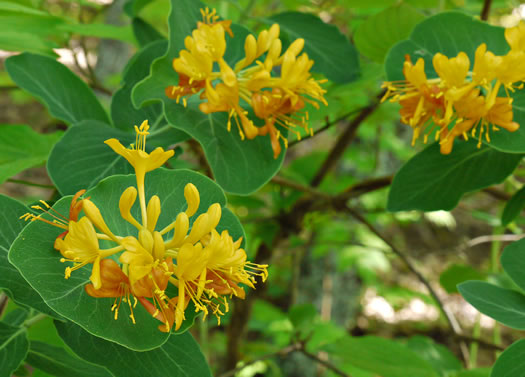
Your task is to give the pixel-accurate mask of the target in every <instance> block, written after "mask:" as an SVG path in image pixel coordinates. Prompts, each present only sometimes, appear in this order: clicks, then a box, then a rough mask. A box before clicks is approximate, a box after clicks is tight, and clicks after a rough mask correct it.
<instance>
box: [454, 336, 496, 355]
mask: <svg viewBox="0 0 525 377" xmlns="http://www.w3.org/2000/svg"><path fill="white" fill-rule="evenodd" d="M453 337H454V338H455V339H457V340H460V341H465V342H468V343H478V344H479V345H480V346H482V347H485V348H488V349H493V350H497V351H505V347H503V346H500V345H498V344H494V343H490V342H486V341H484V340H482V339H479V338H474V337H472V336H468V335H462V334H455V333H454V334H453Z"/></svg>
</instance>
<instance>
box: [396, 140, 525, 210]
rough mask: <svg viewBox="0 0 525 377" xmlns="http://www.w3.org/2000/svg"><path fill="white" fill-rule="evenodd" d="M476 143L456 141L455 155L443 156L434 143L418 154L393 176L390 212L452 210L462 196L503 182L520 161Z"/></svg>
mask: <svg viewBox="0 0 525 377" xmlns="http://www.w3.org/2000/svg"><path fill="white" fill-rule="evenodd" d="M476 144H477V143H476V141H475V140H471V141H469V142H463V141H457V142H455V144H454V152H453V153H451V154H449V155H442V154H441V153H440V152H439V143H434V144H432V145H430V146H428V147H427V148H425V149H424V150H423V151H421V152H420V153H418V154H417V155H415V156H414V157H413V158H412V159H410V160H409V161H408V162H407V163H406V164H405V165H403V167H402V168H401V169H400V170H399V171H398V172H397V174H396V176H395V177H394V180H393V182H392V185H391V187H390V192H389V195H388V205H387V208H388V210H389V211H393V212H395V211H406V210H412V209H417V210H422V211H436V210H450V209H452V208H454V207H455V206H456V205H457V204H458V202H459V199H460V198H461V197H462V196H463V194H465V193H467V192H470V191H475V190H479V189H482V188H484V187H488V186H490V185H493V184H496V183H500V182H502V181H503V180H504V179H505V178H506V177H507V176H508V175H509V174H511V173H512V172H513V171H514V169H515V168H516V166H517V165H518V163H519V162H520V161H521V155H517V154H508V153H502V152H499V151H496V150H494V149H492V148H489V147H486V146H484V145H482V146H481V148H477V146H476Z"/></svg>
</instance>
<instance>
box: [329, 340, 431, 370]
mask: <svg viewBox="0 0 525 377" xmlns="http://www.w3.org/2000/svg"><path fill="white" fill-rule="evenodd" d="M330 351H332V352H333V354H335V355H336V356H337V357H339V358H341V359H342V360H343V361H344V362H345V363H348V364H350V365H353V366H355V367H358V368H360V369H363V370H366V371H370V372H374V373H376V374H378V375H380V376H382V377H422V376H425V377H437V376H438V374H437V373H436V371H435V370H434V368H433V367H432V365H431V364H430V363H429V362H428V361H426V360H424V359H423V358H421V357H420V356H419V355H417V354H416V353H414V352H413V351H412V350H410V349H409V348H408V347H406V346H404V345H402V344H399V343H397V342H394V341H393V340H390V339H385V338H380V337H376V336H363V337H350V336H346V337H344V338H343V339H341V340H340V341H338V342H337V343H336V344H335V345H333V346H331V348H330ZM332 352H331V354H332Z"/></svg>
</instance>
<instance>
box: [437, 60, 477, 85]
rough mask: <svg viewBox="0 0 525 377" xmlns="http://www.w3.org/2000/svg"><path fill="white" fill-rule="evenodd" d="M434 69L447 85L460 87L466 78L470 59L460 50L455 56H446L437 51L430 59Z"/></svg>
mask: <svg viewBox="0 0 525 377" xmlns="http://www.w3.org/2000/svg"><path fill="white" fill-rule="evenodd" d="M432 63H433V65H434V69H435V70H436V72H437V74H438V75H439V77H441V80H442V81H443V84H444V85H445V86H447V87H451V88H453V87H457V88H459V87H461V86H463V85H464V84H465V79H466V78H467V75H468V72H469V68H470V60H469V58H468V56H467V54H465V53H464V52H460V53H459V54H458V56H457V57H455V58H450V59H449V58H447V57H446V56H445V55H443V54H440V53H439V52H438V53H437V54H435V55H434V58H433V59H432Z"/></svg>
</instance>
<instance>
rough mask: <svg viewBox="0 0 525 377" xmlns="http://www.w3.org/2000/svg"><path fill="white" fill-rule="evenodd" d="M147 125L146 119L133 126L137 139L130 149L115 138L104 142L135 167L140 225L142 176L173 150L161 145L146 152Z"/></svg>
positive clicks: (144, 219) (143, 200)
mask: <svg viewBox="0 0 525 377" xmlns="http://www.w3.org/2000/svg"><path fill="white" fill-rule="evenodd" d="M148 129H149V125H148V121H147V120H145V121H144V122H142V124H141V125H140V127H137V126H135V132H136V133H137V139H136V143H135V145H134V146H132V148H131V149H128V148H125V147H124V146H123V145H122V144H121V143H120V141H118V140H117V139H108V140H106V141H105V142H104V143H106V144H107V145H109V146H110V147H111V149H113V151H114V152H115V153H117V154H119V155H121V156H122V157H124V158H125V159H126V160H127V161H128V162H129V163H130V164H131V166H133V168H134V169H135V175H136V177H137V189H138V194H139V201H140V209H141V212H142V225H143V226H144V227H147V225H148V224H147V221H148V220H147V218H148V217H147V212H146V198H145V192H144V177H145V176H146V173H147V172H149V171H152V170H155V169H157V168H160V167H161V166H162V165H164V163H165V162H166V161H167V160H168V159H169V158H170V157H172V156H173V154H174V153H175V152H173V151H164V149H162V148H161V147H157V148H155V150H154V151H153V152H151V153H147V152H146V137H147V135H148V134H149V132H148Z"/></svg>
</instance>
